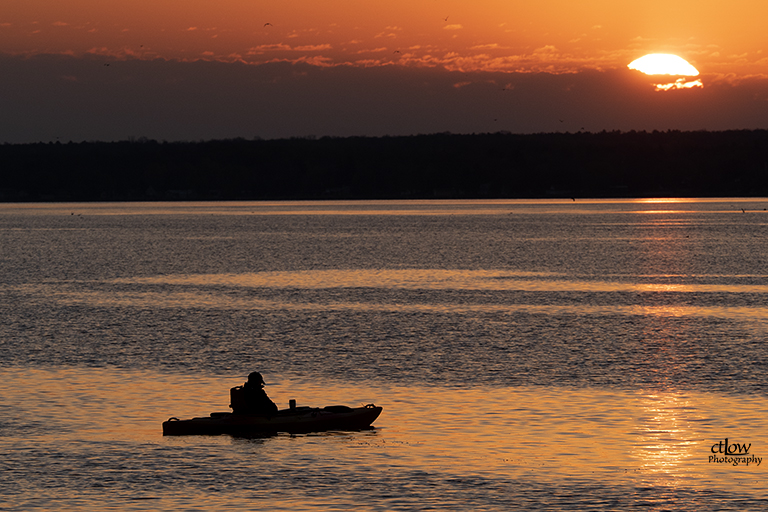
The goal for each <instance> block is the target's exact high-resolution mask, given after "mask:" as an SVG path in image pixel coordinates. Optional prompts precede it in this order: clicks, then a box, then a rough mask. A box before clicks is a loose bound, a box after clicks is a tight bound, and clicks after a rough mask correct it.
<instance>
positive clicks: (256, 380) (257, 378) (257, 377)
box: [248, 372, 264, 386]
mask: <svg viewBox="0 0 768 512" xmlns="http://www.w3.org/2000/svg"><path fill="white" fill-rule="evenodd" d="M248 384H250V385H252V386H263V385H264V378H263V377H262V376H261V374H260V373H259V372H252V373H251V374H249V375H248Z"/></svg>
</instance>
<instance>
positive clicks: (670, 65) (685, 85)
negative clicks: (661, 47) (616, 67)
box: [627, 53, 704, 91]
mask: <svg viewBox="0 0 768 512" xmlns="http://www.w3.org/2000/svg"><path fill="white" fill-rule="evenodd" d="M627 67H628V68H629V69H636V70H637V71H640V72H642V73H645V74H646V75H652V76H655V77H658V75H671V76H675V77H680V78H677V79H676V80H675V81H673V82H668V83H663V84H654V85H655V86H656V90H657V91H669V90H673V89H692V88H694V87H696V88H699V87H704V84H702V82H701V80H698V79H697V80H690V81H688V80H686V79H685V78H683V77H690V76H698V75H699V70H698V69H696V68H695V67H693V66H692V65H691V64H690V63H689V62H688V61H687V60H685V59H684V58H682V57H678V56H677V55H671V54H669V53H649V54H648V55H645V56H643V57H640V58H639V59H636V60H633V61H632V62H630V63H629V64H628V65H627ZM658 79H659V80H664V79H663V78H660V77H659V78H658ZM667 80H669V79H667Z"/></svg>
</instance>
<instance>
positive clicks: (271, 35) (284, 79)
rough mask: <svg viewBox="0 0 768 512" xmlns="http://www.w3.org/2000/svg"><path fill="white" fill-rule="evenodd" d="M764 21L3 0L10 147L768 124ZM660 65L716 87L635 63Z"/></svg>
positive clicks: (751, 17) (373, 5)
mask: <svg viewBox="0 0 768 512" xmlns="http://www.w3.org/2000/svg"><path fill="white" fill-rule="evenodd" d="M766 19H768V2H765V1H764V0H759V1H758V0H731V1H729V2H723V1H714V0H646V1H643V2H640V1H627V0H625V1H617V0H582V1H578V2H576V1H574V0H538V1H536V2H533V1H523V0H514V1H512V0H473V1H471V2H470V1H469V0H389V1H387V2H383V1H379V0H365V1H361V0H323V1H320V0H280V1H269V2H267V1H266V0H131V1H130V2H127V1H124V0H109V1H108V0H4V1H3V4H2V9H0V91H2V94H0V143H1V142H25V141H55V140H75V141H77V140H124V139H126V138H130V137H143V136H146V137H149V138H154V139H158V140H198V139H212V138H232V137H245V138H251V137H262V138H283V137H293V136H307V135H315V136H324V135H331V136H354V135H369V136H381V135H411V134H417V133H436V132H444V131H450V132H453V133H483V132H498V131H509V132H512V133H538V132H576V131H600V130H623V131H628V130H656V129H658V130H667V129H680V130H725V129H765V128H768V124H767V123H768V54H767V53H766V52H768V48H765V47H766V46H768V37H766V35H765V28H764V20H766ZM648 53H672V54H676V55H679V56H680V57H682V58H684V59H686V60H687V61H689V62H690V63H691V64H693V65H694V66H695V67H696V68H697V69H698V70H699V71H700V73H701V74H700V76H698V77H696V79H697V80H698V79H700V80H701V84H703V86H702V87H692V88H680V87H679V86H678V84H677V82H674V85H673V83H666V81H664V82H660V81H658V80H657V79H655V78H653V77H649V76H646V75H643V74H642V73H641V72H639V71H633V70H629V69H628V68H627V65H628V64H629V63H630V62H632V61H633V60H635V59H637V58H639V57H641V56H643V55H645V54H648ZM659 85H662V86H663V87H659ZM685 87H688V86H687V85H686V86H685ZM667 88H668V89H669V91H665V92H660V91H657V89H667Z"/></svg>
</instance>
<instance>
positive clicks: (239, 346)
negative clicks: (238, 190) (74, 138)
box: [0, 199, 768, 510]
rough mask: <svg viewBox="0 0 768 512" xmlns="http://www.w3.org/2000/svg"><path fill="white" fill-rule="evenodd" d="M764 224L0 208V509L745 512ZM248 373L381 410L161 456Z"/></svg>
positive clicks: (175, 448)
mask: <svg viewBox="0 0 768 512" xmlns="http://www.w3.org/2000/svg"><path fill="white" fill-rule="evenodd" d="M766 208H768V201H763V200H744V199H719V200H712V199H710V200H698V201H697V200H686V201H673V200H657V201H576V202H573V201H481V202H471V201H444V202H438V201H434V202H430V201H414V202H386V201H383V202H333V203H331V202H327V203H326V202H306V203H158V204H87V205H86V204H53V205H47V204H46V205H44V204H37V205H0V240H2V243H1V244H0V276H1V277H2V279H0V298H1V299H2V304H3V312H2V315H0V354H1V355H0V449H1V450H2V453H3V457H2V459H0V469H1V470H2V475H3V478H2V480H0V503H3V505H1V506H0V508H3V509H8V510H33V509H39V510H44V509H45V510H48V509H58V508H65V509H70V510H103V509H117V510H171V509H173V510H178V509H180V510H219V509H222V510H224V509H229V510H254V509H268V510H279V509H285V510H352V509H369V510H425V509H438V510H511V509H519V510H528V509H539V510H569V509H571V510H575V509H579V510H745V509H746V510H749V509H751V510H762V509H764V508H766V506H768V502H766V500H765V498H766V490H768V482H766V479H765V478H764V475H765V473H764V470H765V467H766V466H765V465H766V464H768V463H763V462H762V460H761V461H760V464H758V463H757V460H756V459H762V458H763V457H764V456H766V455H768V431H767V430H766V428H765V427H766V421H767V420H766V418H767V417H768V399H767V397H768V372H766V369H767V368H766V366H768V350H767V349H766V344H765V341H766V329H767V328H768V301H767V300H766V299H768V293H767V292H768V236H766V235H768V212H767V211H766ZM253 370H260V371H262V373H264V375H265V376H266V379H267V382H268V386H267V391H268V393H269V395H270V396H271V397H272V398H273V399H274V400H275V401H276V402H277V403H278V404H279V405H280V406H281V407H285V406H287V403H288V400H289V399H296V400H297V401H298V402H299V405H315V406H323V405H333V404H347V405H358V404H363V403H370V402H375V403H376V404H377V405H382V406H383V407H384V412H383V413H382V415H381V417H380V418H379V419H378V420H377V421H376V423H375V426H376V427H377V428H376V429H375V430H372V431H365V432H346V433H338V432H337V433H325V434H311V435H300V436H289V435H278V436H273V437H267V438H260V439H239V438H232V437H229V436H216V437H188V438H173V437H163V436H162V433H161V429H160V424H161V423H162V421H164V420H165V419H167V418H168V417H169V416H178V417H192V416H201V415H207V414H208V413H209V412H213V411H224V410H227V404H228V389H229V387H231V386H234V385H238V384H240V383H242V381H243V380H244V379H245V377H246V375H247V374H248V373H249V372H250V371H253ZM726 438H727V439H729V445H731V446H733V443H739V444H742V443H743V444H745V445H746V444H748V445H749V451H748V454H749V456H750V457H751V458H752V460H751V461H750V463H749V465H747V464H746V462H745V461H742V462H741V463H739V464H738V465H734V464H733V461H730V462H724V463H718V462H714V461H711V460H710V458H711V457H713V456H715V455H717V454H715V453H713V450H715V451H717V450H718V446H719V445H718V443H720V442H721V441H724V440H725V439H726Z"/></svg>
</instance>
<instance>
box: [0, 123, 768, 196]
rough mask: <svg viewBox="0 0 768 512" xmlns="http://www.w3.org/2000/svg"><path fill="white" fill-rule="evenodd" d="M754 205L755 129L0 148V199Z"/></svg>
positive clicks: (766, 183)
mask: <svg viewBox="0 0 768 512" xmlns="http://www.w3.org/2000/svg"><path fill="white" fill-rule="evenodd" d="M659 196H676V197H713V196H744V197H757V196H768V131H767V130H734V131H720V132H710V131H692V132H682V131H666V132H660V131H653V132H644V131H630V132H618V131H613V132H605V131H604V132H600V133H585V132H579V133H543V134H527V135H521V134H512V133H504V132H501V133H488V134H472V135H470V134H451V133H439V134H430V135H413V136H398V137H322V138H291V139H276V140H245V139H228V140H212V141H199V142H160V141H155V140H147V139H138V140H127V141H119V142H80V143H73V142H70V143H64V144H62V143H58V142H57V143H34V144H4V145H0V201H4V202H11V201H152V200H284V199H285V200H287V199H428V198H467V199H470V198H541V197H659Z"/></svg>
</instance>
